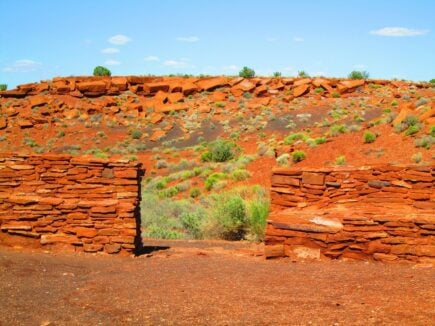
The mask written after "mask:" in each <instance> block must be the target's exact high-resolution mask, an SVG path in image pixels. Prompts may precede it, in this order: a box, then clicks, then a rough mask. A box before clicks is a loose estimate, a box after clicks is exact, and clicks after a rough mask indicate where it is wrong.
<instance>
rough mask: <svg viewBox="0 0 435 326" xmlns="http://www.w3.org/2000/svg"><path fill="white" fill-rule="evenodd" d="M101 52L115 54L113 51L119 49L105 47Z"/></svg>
mask: <svg viewBox="0 0 435 326" xmlns="http://www.w3.org/2000/svg"><path fill="white" fill-rule="evenodd" d="M101 53H104V54H115V53H119V49H117V48H106V49H102V50H101Z"/></svg>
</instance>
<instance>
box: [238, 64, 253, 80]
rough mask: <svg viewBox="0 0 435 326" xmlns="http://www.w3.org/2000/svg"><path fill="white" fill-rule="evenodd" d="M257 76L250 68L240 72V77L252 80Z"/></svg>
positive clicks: (244, 68)
mask: <svg viewBox="0 0 435 326" xmlns="http://www.w3.org/2000/svg"><path fill="white" fill-rule="evenodd" d="M254 76H255V71H254V70H253V69H251V68H248V67H246V66H245V67H243V69H242V70H240V72H239V77H243V78H252V77H254Z"/></svg>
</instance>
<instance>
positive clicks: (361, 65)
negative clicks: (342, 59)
mask: <svg viewBox="0 0 435 326" xmlns="http://www.w3.org/2000/svg"><path fill="white" fill-rule="evenodd" d="M353 67H354V68H355V69H366V68H367V66H366V65H363V64H356V65H354V66H353Z"/></svg>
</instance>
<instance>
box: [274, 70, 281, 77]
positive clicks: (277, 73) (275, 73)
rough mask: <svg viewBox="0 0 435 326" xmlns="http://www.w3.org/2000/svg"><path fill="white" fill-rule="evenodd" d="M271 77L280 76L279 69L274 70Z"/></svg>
mask: <svg viewBox="0 0 435 326" xmlns="http://www.w3.org/2000/svg"><path fill="white" fill-rule="evenodd" d="M273 77H275V78H278V77H281V73H280V72H279V71H275V72H274V73H273Z"/></svg>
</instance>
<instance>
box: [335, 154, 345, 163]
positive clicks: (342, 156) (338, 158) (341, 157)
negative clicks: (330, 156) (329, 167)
mask: <svg viewBox="0 0 435 326" xmlns="http://www.w3.org/2000/svg"><path fill="white" fill-rule="evenodd" d="M335 164H336V165H345V164H346V156H344V155H340V156H338V157H337V158H336V159H335Z"/></svg>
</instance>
